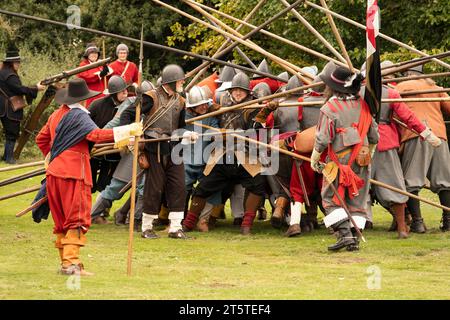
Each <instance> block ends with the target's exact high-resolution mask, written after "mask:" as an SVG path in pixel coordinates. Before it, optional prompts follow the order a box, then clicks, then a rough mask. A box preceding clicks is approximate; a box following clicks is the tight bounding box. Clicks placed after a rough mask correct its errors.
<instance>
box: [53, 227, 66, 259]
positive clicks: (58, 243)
mask: <svg viewBox="0 0 450 320" xmlns="http://www.w3.org/2000/svg"><path fill="white" fill-rule="evenodd" d="M64 236H65V235H64V233H57V234H56V240H55V248H57V249H58V251H59V258H60V259H61V265H62V263H63V248H64V246H63V245H62V243H61V240H62V239H63V238H64Z"/></svg>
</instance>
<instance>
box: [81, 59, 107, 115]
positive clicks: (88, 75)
mask: <svg viewBox="0 0 450 320" xmlns="http://www.w3.org/2000/svg"><path fill="white" fill-rule="evenodd" d="M89 64H90V62H89V60H88V59H84V60H83V61H81V63H80V67H84V66H87V65H89ZM102 70H103V67H97V68H94V69H91V70H88V71H84V72H82V73H79V74H78V75H77V76H78V78H81V79H84V81H86V84H87V86H88V88H89V89H90V90H94V91H98V92H103V91H104V90H105V81H104V80H103V79H102V78H100V76H99V73H100V72H101V71H102ZM103 96H104V94H103V93H102V94H100V95H98V96H96V97H93V98H90V99H88V100H86V108H89V106H90V104H91V103H92V101H94V100H96V99H99V98H101V97H103Z"/></svg>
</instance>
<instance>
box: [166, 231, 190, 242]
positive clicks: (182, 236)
mask: <svg viewBox="0 0 450 320" xmlns="http://www.w3.org/2000/svg"><path fill="white" fill-rule="evenodd" d="M169 238H172V239H183V240H186V239H189V237H188V236H187V235H186V234H185V233H184V232H183V230H181V229H180V230H178V231H175V232H169Z"/></svg>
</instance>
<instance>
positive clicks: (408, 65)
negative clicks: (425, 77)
mask: <svg viewBox="0 0 450 320" xmlns="http://www.w3.org/2000/svg"><path fill="white" fill-rule="evenodd" d="M448 56H450V51H447V52H444V53H442V54H441V57H448ZM427 62H428V61H426V60H419V61H414V60H412V61H409V62H408V63H406V64H403V65H401V66H399V67H395V68H390V69H384V70H382V71H381V75H382V76H386V75H389V74H393V73H397V72H401V71H405V70H408V69H410V68H412V67H415V66H420V65H423V64H425V63H427Z"/></svg>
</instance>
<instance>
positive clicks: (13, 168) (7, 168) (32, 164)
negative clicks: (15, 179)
mask: <svg viewBox="0 0 450 320" xmlns="http://www.w3.org/2000/svg"><path fill="white" fill-rule="evenodd" d="M44 162H45V161H44V160H42V161H36V162H30V163H24V164H18V165H16V166H9V167H4V168H0V172H6V171H14V170H19V169H23V168H29V167H37V166H41V165H43V164H44Z"/></svg>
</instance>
